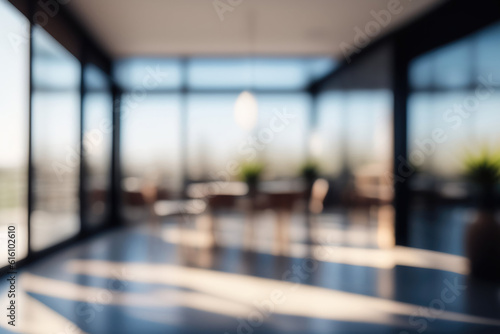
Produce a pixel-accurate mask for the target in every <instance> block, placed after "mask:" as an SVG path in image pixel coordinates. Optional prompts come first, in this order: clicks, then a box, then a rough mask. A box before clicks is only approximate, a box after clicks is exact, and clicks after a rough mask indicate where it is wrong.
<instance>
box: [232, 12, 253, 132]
mask: <svg viewBox="0 0 500 334" xmlns="http://www.w3.org/2000/svg"><path fill="white" fill-rule="evenodd" d="M253 19H254V15H253V12H249V14H248V33H249V40H250V44H252V43H253V37H254V36H253V32H254V25H253V21H254V20H253ZM250 61H251V60H250ZM252 77H253V66H250V81H253V78H252ZM258 117H259V105H258V104H257V99H256V98H255V96H254V95H253V94H252V93H251V92H250V89H248V90H244V91H243V92H241V93H240V95H239V96H238V98H237V99H236V102H235V103H234V120H235V121H236V124H238V125H239V126H240V127H241V128H242V129H244V130H247V131H249V130H252V129H253V128H254V127H255V125H256V124H257V119H258Z"/></svg>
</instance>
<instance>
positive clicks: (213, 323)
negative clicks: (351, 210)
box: [0, 213, 500, 334]
mask: <svg viewBox="0 0 500 334" xmlns="http://www.w3.org/2000/svg"><path fill="white" fill-rule="evenodd" d="M269 214H270V213H269ZM351 218H352V217H351ZM244 220H245V217H243V216H241V215H238V214H234V213H232V214H229V213H227V214H221V215H220V216H219V217H218V219H217V229H216V233H215V235H216V239H217V240H216V241H217V243H216V245H215V246H213V245H212V243H211V242H210V238H209V233H207V231H206V229H204V227H203V224H204V220H203V217H200V219H199V220H194V221H190V222H184V223H182V224H179V223H178V221H176V220H171V219H169V220H165V221H163V222H162V224H161V225H151V224H144V225H141V226H139V227H129V228H122V229H119V230H115V231H111V232H107V233H105V234H102V235H99V236H97V237H95V238H93V239H90V240H87V241H84V242H82V243H79V244H77V245H74V246H72V247H70V248H68V249H65V250H64V251H61V252H59V253H56V254H54V255H52V256H50V257H48V258H46V259H44V260H42V261H39V262H36V263H34V264H31V265H29V266H27V267H26V268H24V269H23V270H21V271H20V272H19V273H18V274H17V277H16V278H17V281H18V285H17V293H16V306H17V313H16V327H15V328H14V327H12V326H9V325H8V324H7V321H6V320H5V318H4V320H3V321H1V322H0V331H1V332H5V333H11V332H12V333H58V334H59V333H220V334H225V333H228V334H233V333H318V334H319V333H397V334H404V333H498V332H500V299H499V296H500V294H499V292H500V291H499V289H498V287H497V286H494V285H490V284H487V283H484V282H476V281H472V280H470V279H468V278H467V276H466V274H467V270H468V269H467V262H466V260H465V259H464V258H463V257H461V256H459V255H450V254H446V253H439V252H435V251H430V250H421V249H412V248H404V247H395V248H384V247H380V245H379V242H378V241H380V233H381V232H380V228H379V226H378V225H377V224H378V223H377V222H374V221H370V220H369V219H367V220H365V221H361V222H352V223H349V221H348V219H346V217H344V216H342V215H338V214H337V213H329V214H326V215H324V216H322V217H320V221H319V222H318V225H317V231H316V237H315V244H314V245H311V244H308V243H306V242H305V238H304V237H303V233H302V232H303V231H304V228H305V227H304V224H303V217H300V216H294V217H292V223H291V225H290V226H291V227H290V240H289V245H288V247H287V248H286V249H281V250H280V251H279V252H278V251H276V248H275V247H274V246H275V245H274V243H275V238H274V237H273V235H272V232H271V230H272V229H270V228H269V224H272V217H266V216H265V215H263V216H261V217H259V218H258V222H257V223H256V225H257V226H256V231H255V233H254V239H253V241H252V242H251V243H250V246H248V247H246V248H245V247H243V246H242V245H244V242H243V241H244V240H243V239H244V238H243V231H244V228H243V225H244ZM179 226H182V228H180V227H179ZM1 290H2V291H1V292H0V293H1V295H0V296H1V303H2V305H8V304H7V303H8V299H7V290H8V283H7V281H6V279H5V278H3V279H2V285H1ZM4 317H5V316H4Z"/></svg>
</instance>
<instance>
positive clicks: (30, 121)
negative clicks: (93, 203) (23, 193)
mask: <svg viewBox="0 0 500 334" xmlns="http://www.w3.org/2000/svg"><path fill="white" fill-rule="evenodd" d="M33 6H34V5H33V4H32V3H30V4H29V15H28V18H29V21H30V29H29V34H30V35H29V105H28V194H27V201H28V208H27V209H28V215H27V216H28V221H27V223H28V255H27V258H28V259H29V258H31V255H32V252H33V250H32V248H31V212H32V211H33V208H34V202H33V200H34V198H33V176H34V174H33V152H32V150H33V145H32V142H33V134H32V132H33V112H32V109H33V13H34V8H33Z"/></svg>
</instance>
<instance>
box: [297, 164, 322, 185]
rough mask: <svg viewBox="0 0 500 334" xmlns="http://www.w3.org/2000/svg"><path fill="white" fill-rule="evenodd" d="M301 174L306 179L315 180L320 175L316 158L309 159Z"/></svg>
mask: <svg viewBox="0 0 500 334" xmlns="http://www.w3.org/2000/svg"><path fill="white" fill-rule="evenodd" d="M300 175H302V177H304V178H305V179H306V180H315V179H316V178H317V177H318V175H319V164H318V163H317V162H316V161H314V160H307V161H306V162H305V163H304V164H303V165H302V167H301V169H300Z"/></svg>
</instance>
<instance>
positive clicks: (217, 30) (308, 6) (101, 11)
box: [68, 0, 444, 57]
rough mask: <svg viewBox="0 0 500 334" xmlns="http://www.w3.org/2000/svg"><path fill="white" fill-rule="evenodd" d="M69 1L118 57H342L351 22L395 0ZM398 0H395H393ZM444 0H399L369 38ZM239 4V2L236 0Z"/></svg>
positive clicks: (365, 18)
mask: <svg viewBox="0 0 500 334" xmlns="http://www.w3.org/2000/svg"><path fill="white" fill-rule="evenodd" d="M216 1H220V2H223V3H225V4H227V5H229V4H230V3H233V4H236V6H231V7H230V8H231V9H232V11H226V12H225V13H224V14H223V18H224V20H220V18H219V16H218V14H217V11H216V10H215V8H214V2H215V0H72V1H70V2H69V4H68V7H69V8H70V10H71V11H72V12H73V13H74V14H75V15H76V16H77V17H78V18H79V19H80V21H81V22H82V23H83V24H84V25H85V26H86V27H87V28H88V30H89V31H90V32H91V33H92V34H93V36H94V37H95V38H96V39H97V41H98V42H99V43H100V44H101V45H102V46H103V47H104V48H105V49H106V50H107V51H109V52H110V54H111V55H113V56H115V57H128V56H167V55H241V54H248V53H254V54H260V55H282V56H283V55H288V56H290V55H328V56H342V53H341V51H340V48H339V45H340V43H342V42H346V43H349V44H352V42H353V39H354V35H355V32H354V28H355V27H356V26H359V27H360V28H362V29H363V28H364V26H365V25H366V24H367V23H368V22H370V21H372V20H374V18H373V17H372V15H371V14H370V12H371V11H372V10H374V11H376V12H378V11H380V10H383V9H387V6H388V3H389V2H390V1H394V0H216ZM396 1H397V0H396ZM443 1H444V0H413V1H412V0H400V2H401V6H402V8H403V11H402V12H401V13H400V14H398V15H392V20H391V22H390V24H389V25H388V26H387V27H386V28H384V30H383V32H381V33H380V34H378V35H376V36H375V37H374V38H373V39H376V38H377V37H380V36H382V35H383V34H384V33H387V32H388V31H390V30H393V29H395V28H396V27H398V26H400V25H401V24H402V23H405V22H408V21H409V20H411V19H414V18H415V17H417V16H419V15H421V14H423V13H424V12H426V11H428V10H430V9H431V8H432V7H434V6H435V5H437V4H438V3H441V2H443ZM238 3H240V4H239V5H238Z"/></svg>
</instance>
